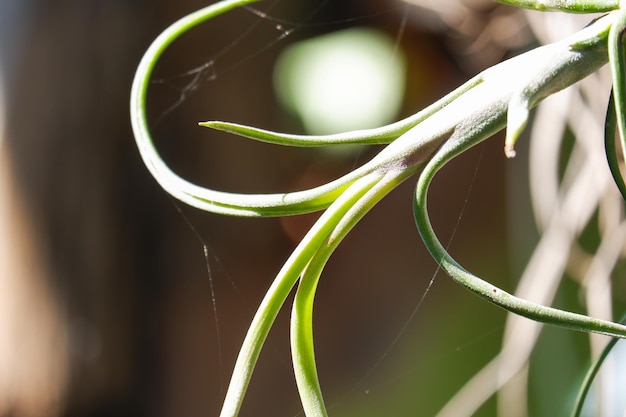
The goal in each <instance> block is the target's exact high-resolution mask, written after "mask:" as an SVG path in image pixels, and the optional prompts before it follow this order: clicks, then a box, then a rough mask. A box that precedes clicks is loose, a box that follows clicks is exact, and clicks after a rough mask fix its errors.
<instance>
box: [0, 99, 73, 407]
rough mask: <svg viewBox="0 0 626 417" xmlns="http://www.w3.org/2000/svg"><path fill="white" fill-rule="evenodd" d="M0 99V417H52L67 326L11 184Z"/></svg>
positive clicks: (60, 389)
mask: <svg viewBox="0 0 626 417" xmlns="http://www.w3.org/2000/svg"><path fill="white" fill-rule="evenodd" d="M0 93H1V89H0ZM1 102H2V99H1V94H0V416H12V417H53V416H57V415H59V413H60V411H61V405H62V398H63V395H64V392H65V386H66V380H67V362H68V361H67V346H66V329H65V325H64V319H63V313H62V312H61V310H60V307H59V303H58V300H57V299H56V298H55V296H54V293H53V291H52V289H51V287H50V283H49V282H48V278H49V277H47V276H46V275H45V272H44V271H46V268H45V265H43V264H42V260H43V259H44V258H45V257H44V256H42V254H41V252H40V248H38V247H37V245H36V241H37V239H36V237H35V236H34V235H33V228H32V225H31V223H30V221H29V218H28V215H27V214H26V213H27V212H28V211H27V210H26V209H25V207H24V201H23V200H22V198H21V195H20V193H19V190H18V189H16V187H15V182H14V178H13V175H12V170H11V161H10V160H9V157H8V156H9V155H8V152H7V146H6V140H3V139H4V129H3V123H2V119H3V110H4V109H3V108H2V106H1Z"/></svg>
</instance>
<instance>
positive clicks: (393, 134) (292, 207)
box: [130, 0, 626, 417]
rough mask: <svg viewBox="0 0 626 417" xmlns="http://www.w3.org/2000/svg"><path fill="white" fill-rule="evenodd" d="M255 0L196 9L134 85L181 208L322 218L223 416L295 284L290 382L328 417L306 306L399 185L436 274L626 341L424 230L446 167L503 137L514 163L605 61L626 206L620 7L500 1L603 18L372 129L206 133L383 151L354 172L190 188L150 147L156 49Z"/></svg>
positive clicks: (244, 363) (307, 408)
mask: <svg viewBox="0 0 626 417" xmlns="http://www.w3.org/2000/svg"><path fill="white" fill-rule="evenodd" d="M254 1H257V0H224V1H221V2H218V3H215V4H213V5H210V6H208V7H205V8H203V9H201V10H198V11H196V12H194V13H192V14H190V15H188V16H186V17H184V18H182V19H180V20H179V21H177V22H175V23H174V24H172V25H171V26H170V27H169V28H167V29H166V30H165V31H164V32H163V33H162V34H161V35H160V36H159V37H158V38H157V39H156V40H155V41H154V42H153V44H152V45H151V46H150V47H149V49H148V50H147V52H146V54H145V56H144V57H143V59H142V60H141V62H140V64H139V67H138V69H137V73H136V76H135V79H134V82H133V85H132V92H131V103H130V111H131V120H132V127H133V131H134V134H135V138H136V141H137V145H138V148H139V151H140V154H141V156H142V158H143V161H144V163H145V164H146V166H147V167H148V169H149V171H150V172H151V173H152V175H153V176H154V177H155V179H156V180H157V181H158V183H159V184H160V185H161V186H162V187H163V188H164V189H165V190H166V191H167V192H168V193H170V194H171V195H173V196H174V197H176V198H177V199H179V200H181V201H183V202H185V203H187V204H189V205H191V206H194V207H197V208H199V209H202V210H206V211H209V212H213V213H219V214H225V215H231V216H247V217H262V216H287V215H296V214H302V213H309V212H314V211H320V210H324V212H323V214H322V215H321V217H320V218H319V219H318V220H317V222H316V223H315V224H314V225H313V226H312V228H311V229H310V230H309V231H308V233H307V234H306V235H305V237H304V238H303V239H302V240H301V241H300V243H299V244H298V245H297V247H296V248H295V249H294V251H293V253H292V254H291V256H290V257H289V258H288V260H287V261H286V262H285V264H284V265H283V267H282V269H281V270H280V272H279V273H278V275H277V276H276V278H275V280H274V282H273V283H272V285H271V286H270V288H269V289H268V290H267V293H266V295H265V297H264V298H263V300H262V301H261V304H260V306H259V307H258V310H257V312H256V314H255V316H254V318H253V320H252V323H251V324H250V326H249V329H248V332H247V335H246V337H245V339H244V341H243V344H242V347H241V350H240V353H239V357H238V359H237V361H236V363H235V367H234V371H233V375H232V378H231V381H230V384H229V387H228V391H227V393H226V398H225V400H224V404H223V407H222V412H221V416H222V417H227V416H236V415H237V414H238V412H239V409H240V407H241V404H242V402H243V399H244V396H245V393H246V390H247V387H248V384H249V381H250V378H251V375H252V372H253V370H254V367H255V363H256V361H257V358H258V357H259V354H260V351H261V349H262V347H263V344H264V341H265V339H266V337H267V335H268V332H269V330H270V328H271V327H272V324H273V322H274V320H275V318H276V317H277V314H278V312H279V310H280V309H281V308H282V307H283V305H284V303H285V300H286V299H287V297H288V295H289V294H290V292H291V291H292V289H293V288H294V287H295V286H296V285H297V291H296V295H295V298H294V301H293V306H292V313H291V350H292V361H293V367H294V372H295V376H296V383H297V387H298V391H299V394H300V398H301V401H302V406H303V409H304V412H305V414H306V415H307V416H326V415H327V410H326V407H325V405H324V400H323V397H322V391H321V388H320V383H319V380H318V376H317V370H316V364H315V353H314V344H313V326H312V322H313V304H314V298H315V293H316V287H317V284H318V281H319V279H320V276H321V274H322V271H323V269H324V266H325V265H326V263H327V261H328V259H329V258H330V256H331V255H332V253H333V252H334V250H335V249H336V248H337V246H338V245H339V244H340V242H341V241H342V239H343V238H344V237H345V236H346V235H347V234H348V233H349V232H350V230H351V229H352V228H353V227H354V226H355V224H357V222H359V220H360V219H361V218H362V217H363V216H364V215H365V214H366V213H367V212H368V211H369V210H370V209H371V208H372V207H373V206H375V205H376V204H377V203H378V202H379V201H380V200H381V199H382V198H384V197H385V195H387V194H388V193H389V192H390V191H391V190H393V189H394V188H396V187H397V186H398V185H399V184H401V183H402V182H404V181H406V180H407V179H409V178H411V177H415V176H416V177H417V185H416V190H415V198H414V201H413V206H414V216H415V222H416V225H417V228H418V230H419V233H420V235H421V237H422V239H423V241H424V243H425V245H426V247H427V248H428V250H429V251H430V253H431V254H432V256H433V257H434V259H435V260H436V261H437V262H438V264H439V265H440V266H441V268H442V269H443V270H444V271H445V272H446V273H447V274H448V275H449V276H450V277H451V278H452V279H453V280H454V281H456V282H458V283H459V284H461V285H462V286H464V287H465V288H467V289H469V290H470V291H472V292H474V293H475V294H477V295H478V296H480V297H482V298H484V299H486V300H488V301H489V302H491V303H494V304H496V305H497V306H499V307H502V308H503V309H505V310H507V311H509V312H512V313H515V314H518V315H520V316H524V317H526V318H529V319H531V320H534V321H537V322H540V323H546V324H551V325H555V326H561V327H565V328H569V329H574V330H579V331H585V332H594V333H600V334H604V335H609V336H613V337H618V338H626V326H624V325H622V324H619V323H615V322H611V321H605V320H600V319H596V318H593V317H589V316H587V315H583V314H577V313H573V312H569V311H564V310H560V309H556V308H552V307H549V306H544V305H540V304H537V303H533V302H530V301H527V300H525V299H522V298H519V297H516V296H514V295H512V294H509V293H508V292H506V291H504V290H503V289H501V288H498V287H496V286H494V285H492V284H490V283H489V282H487V281H485V280H483V279H481V278H479V277H477V276H475V275H474V274H472V273H471V272H469V271H467V270H466V269H464V268H463V267H462V266H461V265H460V264H459V263H457V262H456V261H455V260H454V259H453V258H452V257H451V256H450V255H449V253H448V252H447V251H446V249H445V247H444V246H443V245H442V244H441V243H440V242H439V240H438V238H437V236H436V234H435V232H434V231H433V228H432V227H431V224H430V221H429V217H428V211H427V196H428V189H429V185H430V183H431V181H432V179H433V177H434V176H435V175H436V173H437V172H438V171H439V170H440V169H441V168H442V167H443V166H444V165H445V164H447V163H448V162H449V161H450V160H451V159H453V158H454V157H456V156H458V155H459V154H461V153H463V152H464V151H466V150H468V149H469V148H471V147H472V146H474V145H476V144H478V143H480V142H481V141H483V140H485V139H487V138H489V137H491V136H492V135H494V134H495V133H496V132H498V131H500V130H502V129H504V128H505V127H506V139H505V145H504V152H505V154H506V156H507V157H513V156H514V155H515V150H514V146H515V142H516V140H517V139H518V137H519V136H520V134H521V133H522V131H523V130H524V128H525V126H526V124H527V121H528V118H529V110H530V109H531V108H533V107H534V106H536V105H537V104H538V103H540V102H541V101H542V100H543V99H544V98H546V97H547V96H549V95H552V94H554V93H556V92H558V91H560V90H562V89H564V88H566V87H568V86H570V85H573V84H574V83H576V82H578V81H579V80H581V79H583V78H585V77H586V76H588V75H589V74H591V73H593V72H595V71H597V70H598V69H599V68H601V67H602V66H604V65H605V64H607V63H609V64H610V68H611V72H612V78H613V95H612V98H611V103H610V105H609V108H608V111H607V123H606V126H607V127H606V142H607V144H606V150H607V160H608V163H609V166H610V167H611V172H612V174H613V176H614V178H615V182H616V184H617V186H618V188H619V189H620V191H621V192H622V195H623V196H626V185H625V184H624V181H623V179H622V177H621V174H620V171H619V160H620V156H619V155H618V152H616V144H615V143H614V141H615V137H616V134H615V132H616V131H617V136H619V137H620V142H621V148H622V149H626V146H625V142H624V137H625V134H626V113H625V111H626V109H625V108H624V106H625V103H626V88H625V86H624V81H623V75H624V50H623V39H622V38H623V34H624V31H625V30H626V1H623V2H620V1H617V0H614V1H610V0H608V1H600V0H598V1H593V0H581V1H559V0H554V1H537V2H535V1H524V0H520V1H515V0H508V1H501V2H502V3H507V4H510V5H514V6H519V7H524V8H532V9H537V10H550V11H564V12H573V13H592V12H593V13H598V12H602V13H605V14H604V15H603V16H601V17H599V18H597V19H595V20H593V21H592V22H590V23H589V25H588V26H586V27H584V28H582V29H581V30H580V31H578V32H577V33H575V34H574V35H571V36H570V37H568V38H566V39H564V40H562V41H559V42H556V43H552V44H548V45H544V46H541V47H538V48H536V49H534V50H531V51H529V52H526V53H524V54H522V55H520V56H517V57H515V58H512V59H510V60H508V61H504V62H502V63H500V64H498V65H495V66H493V67H491V68H489V69H487V70H486V71H484V72H482V73H480V74H479V75H477V76H475V77H474V78H472V79H470V80H469V81H467V82H466V83H465V84H463V85H462V86H460V87H459V88H457V89H456V90H454V91H453V92H451V93H450V94H448V95H447V96H445V97H443V98H442V99H441V100H439V101H437V102H435V103H434V104H432V105H431V106H429V107H427V108H426V109H424V110H422V111H420V112H418V113H416V114H414V115H412V116H410V117H408V118H406V119H404V120H401V121H399V122H396V123H393V124H390V125H388V126H384V127H381V128H376V129H369V130H361V131H355V132H349V133H342V134H334V135H326V136H301V135H291V134H282V133H275V132H270V131H266V130H262V129H257V128H254V127H249V126H243V125H238V124H234V123H228V122H218V121H210V122H203V123H200V125H201V126H205V127H209V128H213V129H218V130H222V131H226V132H230V133H234V134H237V135H241V136H244V137H247V138H251V139H255V140H259V141H264V142H268V143H273V144H278V145H287V146H300V147H310V146H330V145H335V144H349V143H352V144H354V143H358V144H386V145H387V146H386V147H385V148H383V150H382V151H380V153H378V154H377V155H376V156H375V157H374V158H373V159H371V160H370V161H369V162H367V163H365V164H364V165H362V166H361V167H358V168H356V169H354V170H353V171H352V172H350V173H348V174H346V175H344V176H343V177H341V178H338V179H336V180H334V181H331V182H329V183H327V184H325V185H322V186H319V187H315V188H312V189H309V190H303V191H297V192H289V193H283V194H264V195H261V194H234V193H228V192H222V191H216V190H212V189H207V188H203V187H200V186H198V185H195V184H192V183H190V182H188V181H186V180H184V179H183V178H181V177H179V176H178V175H176V174H175V173H174V172H172V171H171V170H170V169H169V167H168V166H167V165H166V164H165V163H164V162H163V161H162V159H161V158H160V156H159V153H158V151H157V149H156V148H155V146H154V144H153V141H152V137H151V135H150V130H149V126H148V120H147V112H146V96H147V90H148V87H149V83H150V77H151V74H152V71H153V68H154V66H155V64H156V62H157V61H158V59H159V58H160V56H161V55H162V53H163V51H164V50H165V49H166V48H167V47H168V46H169V45H170V44H171V43H172V42H173V41H174V40H175V39H176V38H177V37H179V36H180V35H181V34H183V33H185V32H186V31H187V30H189V29H190V28H192V27H194V26H196V25H198V24H200V23H202V22H204V21H206V20H208V19H211V18H212V17H215V16H217V15H219V14H222V13H224V12H226V11H228V10H231V9H233V8H236V7H240V6H244V5H247V4H249V3H253V2H254Z"/></svg>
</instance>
